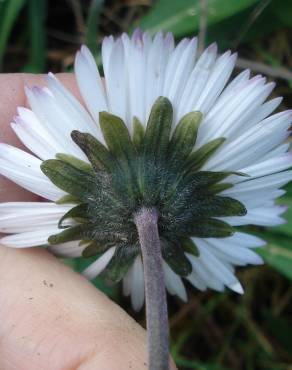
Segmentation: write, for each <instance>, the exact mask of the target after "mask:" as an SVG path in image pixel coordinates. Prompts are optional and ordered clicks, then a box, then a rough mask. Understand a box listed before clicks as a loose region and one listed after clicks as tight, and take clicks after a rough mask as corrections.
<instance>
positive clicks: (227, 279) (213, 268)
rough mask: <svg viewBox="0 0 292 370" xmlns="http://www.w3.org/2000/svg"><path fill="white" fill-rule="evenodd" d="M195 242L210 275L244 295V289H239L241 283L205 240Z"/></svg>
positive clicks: (195, 239) (196, 239)
mask: <svg viewBox="0 0 292 370" xmlns="http://www.w3.org/2000/svg"><path fill="white" fill-rule="evenodd" d="M194 241H195V243H196V245H197V247H198V249H199V251H200V260H201V262H202V263H203V264H204V265H205V267H206V268H207V269H208V270H209V272H210V274H213V275H214V277H215V278H217V279H218V280H219V281H221V282H222V283H223V284H224V285H226V286H227V287H228V288H230V289H233V288H235V289H236V292H237V293H239V292H241V293H243V289H239V286H241V285H240V283H239V281H238V280H237V278H236V277H235V275H234V274H233V273H232V272H231V271H230V270H229V269H228V268H226V266H225V265H224V264H223V263H222V262H221V261H220V259H218V258H216V256H215V255H214V254H213V253H212V249H211V248H210V247H209V245H208V243H206V242H205V241H204V240H203V239H198V238H194Z"/></svg>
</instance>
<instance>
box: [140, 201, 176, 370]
mask: <svg viewBox="0 0 292 370" xmlns="http://www.w3.org/2000/svg"><path fill="white" fill-rule="evenodd" d="M157 220H158V214H157V211H156V210H155V209H153V208H151V209H148V208H142V209H141V210H140V211H139V212H137V213H136V215H135V224H136V227H137V230H138V234H139V241H140V246H141V251H142V259H143V266H144V278H145V296H146V320H147V331H148V356H149V370H168V369H169V349H168V337H169V333H168V331H169V330H168V316H167V302H166V291H165V284H164V275H163V267H162V255H161V247H160V240H159V235H158V226H157Z"/></svg>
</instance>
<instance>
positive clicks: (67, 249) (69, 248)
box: [47, 240, 85, 258]
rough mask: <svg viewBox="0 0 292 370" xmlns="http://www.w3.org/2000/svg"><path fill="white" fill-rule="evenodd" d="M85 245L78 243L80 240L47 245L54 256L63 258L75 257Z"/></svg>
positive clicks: (80, 253) (78, 255)
mask: <svg viewBox="0 0 292 370" xmlns="http://www.w3.org/2000/svg"><path fill="white" fill-rule="evenodd" d="M84 248H85V246H84V245H80V240H78V241H73V242H67V243H62V244H56V245H49V246H48V248H47V249H48V250H49V251H50V252H51V253H53V254H54V255H55V256H58V257H63V258H77V257H81V256H82V252H83V250H84Z"/></svg>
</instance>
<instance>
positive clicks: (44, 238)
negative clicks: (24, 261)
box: [0, 226, 60, 248]
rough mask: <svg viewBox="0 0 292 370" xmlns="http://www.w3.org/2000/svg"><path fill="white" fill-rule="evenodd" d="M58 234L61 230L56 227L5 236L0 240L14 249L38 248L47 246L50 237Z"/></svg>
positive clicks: (2, 243)
mask: <svg viewBox="0 0 292 370" xmlns="http://www.w3.org/2000/svg"><path fill="white" fill-rule="evenodd" d="M58 232H60V230H59V229H58V228H57V227H56V226H53V227H52V226H50V227H46V228H42V229H40V230H35V231H28V232H24V233H19V234H13V235H9V236H4V237H3V238H1V239H0V244H1V245H4V246H5V247H12V248H29V247H38V246H41V245H47V244H48V238H49V236H51V235H53V234H57V233H58Z"/></svg>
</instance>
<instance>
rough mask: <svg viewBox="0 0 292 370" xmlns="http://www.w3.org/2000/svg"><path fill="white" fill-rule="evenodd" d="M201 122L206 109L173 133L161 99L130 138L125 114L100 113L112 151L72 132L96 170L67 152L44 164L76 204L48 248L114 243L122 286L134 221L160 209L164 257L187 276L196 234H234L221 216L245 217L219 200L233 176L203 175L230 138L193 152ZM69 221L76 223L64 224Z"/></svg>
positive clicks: (233, 204)
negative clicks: (150, 209) (138, 215)
mask: <svg viewBox="0 0 292 370" xmlns="http://www.w3.org/2000/svg"><path fill="white" fill-rule="evenodd" d="M201 119H202V114H201V113H200V112H191V113H189V114H187V115H185V116H184V117H183V118H182V119H181V120H180V122H179V123H178V125H177V126H176V128H175V130H174V131H173V133H172V132H171V129H172V120H173V111H172V106H171V103H170V102H169V100H168V99H166V98H163V97H160V98H158V99H157V101H156V102H155V104H154V105H153V107H152V110H151V113H150V117H149V120H148V123H147V127H146V130H144V127H143V125H142V124H141V123H140V122H139V120H138V119H137V118H134V122H133V135H132V137H131V135H130V134H129V131H128V129H127V127H126V125H125V123H124V122H123V121H122V120H121V119H120V118H119V117H116V116H114V115H111V114H109V113H107V112H101V113H100V127H101V130H102V133H103V136H104V138H105V141H106V145H107V147H105V146H104V145H103V144H101V143H100V142H99V141H98V140H97V139H95V138H94V137H93V136H92V135H90V134H88V133H81V132H78V131H73V132H72V139H73V140H74V142H75V143H76V144H77V145H78V146H79V147H80V148H81V149H82V150H83V151H84V153H85V154H86V156H87V157H88V159H89V161H90V165H88V164H87V163H85V162H83V161H81V160H79V159H77V158H74V157H72V156H69V155H65V154H58V155H57V156H56V157H57V159H52V160H47V161H44V162H43V163H42V165H41V168H42V171H43V172H44V174H45V175H46V176H47V177H48V178H49V179H50V180H51V181H52V182H53V183H54V184H55V185H56V186H58V187H59V188H60V189H62V190H64V191H65V192H67V193H68V196H66V197H63V198H62V199H61V200H60V201H59V202H60V203H66V202H68V203H76V206H75V207H74V208H72V209H71V210H70V211H69V212H68V213H67V214H65V215H64V216H63V217H62V218H61V220H60V222H59V227H60V229H63V230H62V231H61V232H60V233H59V234H57V235H52V236H51V237H50V238H49V243H51V244H58V243H63V242H68V241H73V240H81V241H84V242H86V245H87V247H86V248H85V249H84V252H83V255H84V257H90V256H93V255H96V256H99V255H100V254H102V253H104V252H105V251H106V250H107V249H108V248H110V247H112V246H116V247H117V248H116V252H115V255H114V257H113V258H112V260H111V262H110V263H109V265H108V267H107V273H108V276H109V277H110V278H111V279H112V280H113V281H119V280H120V279H122V278H123V276H124V274H125V273H126V272H127V270H128V268H129V267H130V266H131V264H132V262H133V261H134V259H135V257H136V256H137V254H138V253H140V247H139V242H138V234H137V230H136V226H135V224H134V221H133V216H134V214H135V213H136V212H137V211H138V210H139V209H140V208H141V207H155V208H156V209H157V210H158V212H159V223H158V227H159V234H160V238H161V247H162V254H163V258H164V259H165V261H166V262H167V263H168V264H169V266H170V267H171V268H172V269H173V270H174V271H175V272H176V273H177V274H179V275H181V276H186V275H188V274H189V273H190V272H191V269H192V267H191V265H190V262H189V260H188V259H187V258H186V257H185V253H184V252H188V253H192V254H195V255H196V253H197V250H196V246H195V245H194V243H193V242H192V240H191V237H200V238H209V237H213V238H224V237H228V236H230V235H232V233H233V231H234V230H233V228H232V227H231V226H230V225H229V224H227V223H226V222H223V221H221V220H219V219H217V217H226V216H242V215H244V214H245V213H246V209H245V207H244V206H243V205H242V204H241V203H240V202H239V201H237V200H235V199H232V198H228V197H223V196H220V195H218V193H220V192H221V191H222V190H224V189H226V188H228V187H230V186H231V185H230V184H226V183H223V182H222V181H223V180H224V179H225V178H226V177H227V176H229V175H230V174H231V173H230V172H210V171H201V170H200V169H201V167H202V166H203V164H204V163H205V162H206V161H207V160H208V159H209V158H210V156H211V155H212V154H213V153H214V152H215V151H216V150H217V149H218V148H219V147H220V145H221V144H222V143H223V141H224V138H219V139H216V140H213V141H211V142H209V143H207V144H206V145H204V146H202V147H201V148H200V149H199V150H197V151H193V148H194V145H195V142H196V137H197V132H198V128H199V124H200V121H201ZM68 219H70V220H72V219H73V220H74V221H75V225H74V226H68V225H66V223H65V221H66V220H68Z"/></svg>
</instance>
